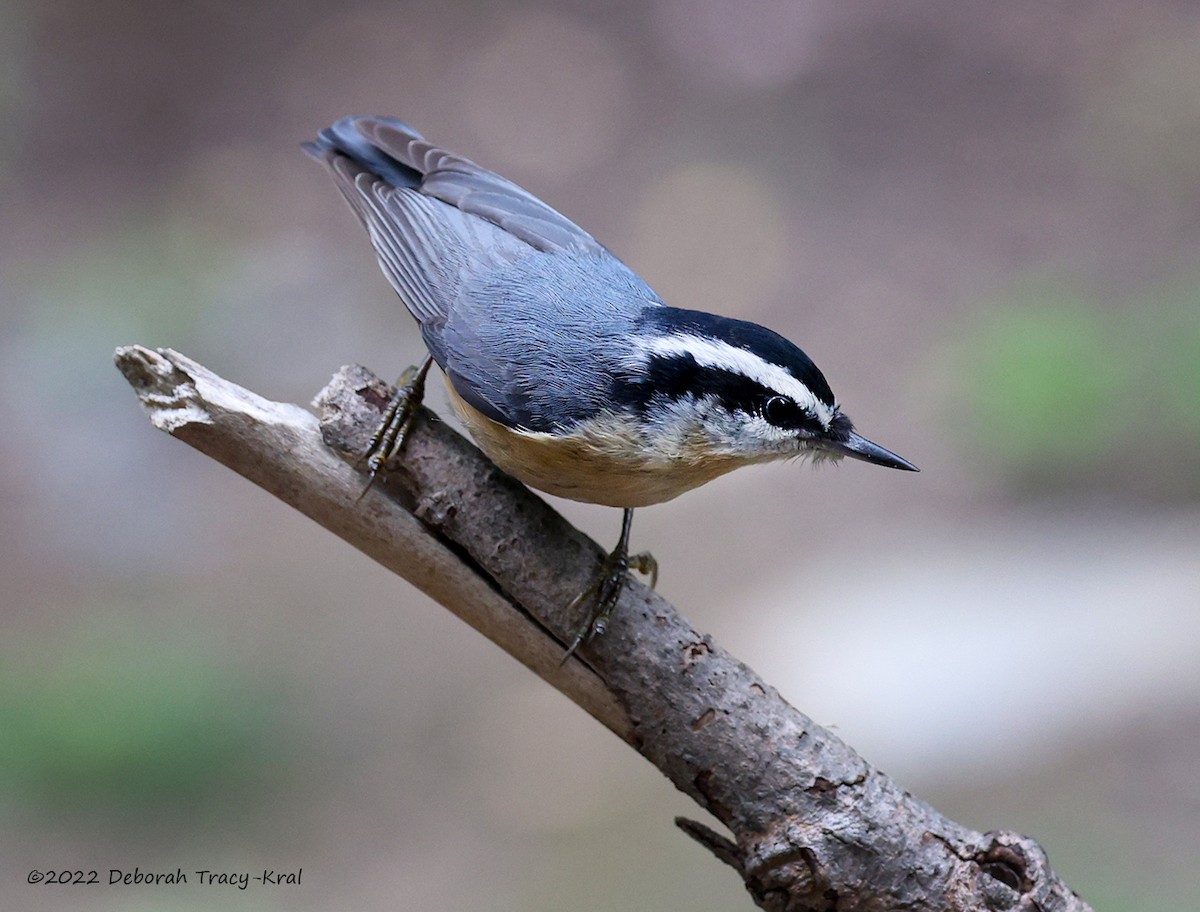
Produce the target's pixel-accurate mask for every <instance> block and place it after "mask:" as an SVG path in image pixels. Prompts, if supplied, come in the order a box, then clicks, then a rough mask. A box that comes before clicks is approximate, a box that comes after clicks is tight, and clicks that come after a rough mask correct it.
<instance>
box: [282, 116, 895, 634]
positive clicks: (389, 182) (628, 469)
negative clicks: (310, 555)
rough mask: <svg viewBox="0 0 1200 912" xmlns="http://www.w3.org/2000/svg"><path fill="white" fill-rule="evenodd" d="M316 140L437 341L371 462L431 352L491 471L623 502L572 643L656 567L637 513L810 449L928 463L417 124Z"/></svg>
mask: <svg viewBox="0 0 1200 912" xmlns="http://www.w3.org/2000/svg"><path fill="white" fill-rule="evenodd" d="M304 148H305V151H307V152H308V153H309V154H310V155H312V156H313V157H314V158H316V159H318V160H319V161H321V162H323V163H324V164H325V165H327V166H328V168H329V170H330V171H331V172H332V174H333V176H334V179H335V180H336V182H337V186H338V188H339V189H340V190H341V192H342V194H343V195H344V196H345V197H346V199H347V200H348V201H349V203H350V206H351V208H352V209H353V210H354V211H355V212H356V213H357V214H358V217H359V219H360V220H361V221H362V223H363V225H364V226H365V227H366V229H367V232H368V233H369V234H370V236H371V243H372V244H373V245H374V247H375V252H376V254H377V256H378V259H379V265H380V266H381V267H382V269H383V273H384V275H385V276H386V277H387V279H388V281H389V282H390V283H391V285H392V287H393V288H394V289H395V290H396V293H397V294H398V295H399V296H400V299H401V300H402V301H403V302H404V304H405V306H406V307H407V308H408V310H409V312H410V313H411V314H412V315H413V316H414V317H415V318H416V319H417V322H418V323H419V324H420V328H421V334H422V336H423V337H424V339H425V344H426V346H427V347H428V349H429V357H427V358H426V359H425V361H424V363H423V364H422V366H421V368H420V370H419V371H417V372H416V373H415V374H413V375H410V380H411V382H410V383H409V384H408V386H407V388H405V389H402V390H401V393H400V396H399V398H398V400H397V404H396V407H395V408H394V409H393V412H392V421H391V424H390V425H389V427H388V428H387V429H386V430H385V431H384V432H383V433H381V434H380V435H377V440H376V444H375V446H374V447H373V451H374V452H373V453H372V454H371V459H370V467H371V470H372V473H374V472H375V471H376V470H378V469H379V468H380V466H381V465H382V464H383V463H384V462H385V461H386V459H387V458H389V457H390V455H391V454H392V453H393V452H394V451H395V450H396V449H397V448H398V447H399V445H400V444H401V443H402V441H403V434H404V431H405V429H406V427H407V422H408V421H409V420H410V419H411V415H412V414H413V408H414V407H415V404H416V403H417V402H418V401H419V398H420V395H421V390H422V389H423V381H424V376H425V371H426V370H427V369H428V367H429V360H430V357H431V358H432V360H434V361H436V362H437V363H438V366H439V367H441V369H442V370H443V371H444V372H445V375H446V382H447V386H448V387H449V390H450V400H451V402H452V404H453V407H454V410H455V411H456V412H457V413H458V415H459V417H460V418H461V419H462V422H463V424H464V425H466V427H467V430H468V431H469V432H470V433H471V436H472V437H474V439H475V441H476V442H477V443H478V444H479V446H480V448H481V449H482V450H483V451H484V452H485V453H486V454H487V455H488V457H490V458H491V460H492V461H493V462H495V463H496V465H498V466H499V467H500V468H502V469H503V470H504V471H506V472H508V473H509V474H510V475H513V476H515V477H516V478H519V479H520V480H521V481H523V482H525V483H526V484H529V485H531V486H532V487H535V488H538V489H540V490H542V491H546V492H548V493H550V494H556V495H558V496H560V497H566V498H569V499H571V500H579V501H584V502H586V503H596V504H605V505H607V506H612V507H621V508H622V509H623V510H624V511H625V512H624V521H623V523H622V530H621V540H620V542H619V543H618V545H617V547H616V549H614V551H613V552H612V554H611V555H609V559H608V561H607V562H606V564H605V570H604V572H603V573H602V574H601V575H600V577H599V578H598V579H597V582H596V584H594V585H593V586H592V588H591V589H589V590H588V591H587V592H586V593H584V594H583V596H581V599H582V598H583V597H591V596H593V595H594V596H595V605H594V610H593V612H592V614H591V617H590V619H589V621H588V623H587V625H586V626H585V627H583V628H582V629H581V632H580V634H579V636H578V637H576V639H575V642H574V643H573V644H572V645H571V646H570V648H569V649H568V653H567V654H568V655H570V654H571V652H573V651H574V650H575V648H576V647H577V646H578V645H579V644H580V643H581V642H584V641H586V640H587V639H588V638H590V637H591V636H592V635H593V634H596V633H601V632H603V630H604V629H605V626H606V625H607V622H608V616H609V613H610V612H611V610H612V608H613V606H614V605H615V604H616V601H617V599H618V597H619V595H620V592H621V588H622V586H623V585H624V580H625V577H626V571H627V569H628V568H629V567H630V566H636V567H637V568H638V569H642V570H646V569H649V566H650V564H651V563H652V559H649V560H647V558H648V556H642V555H638V556H636V557H634V558H630V556H629V552H628V547H629V530H630V524H631V521H632V516H633V509H634V508H635V507H642V506H646V505H648V504H655V503H661V502H663V501H666V500H670V499H671V498H673V497H677V496H678V495H680V494H682V493H683V492H684V491H687V490H690V489H691V488H694V487H696V486H698V485H701V484H704V483H705V482H707V481H711V480H712V479H714V478H716V477H717V476H719V475H723V474H724V473H726V472H728V471H730V470H732V469H736V468H738V467H739V466H744V465H750V464H752V463H758V462H767V461H769V460H774V459H787V458H791V457H796V456H806V455H807V456H812V457H814V458H817V459H820V458H827V459H839V458H841V457H843V456H850V457H853V458H855V459H861V460H864V461H866V462H871V463H874V464H875V465H881V466H887V467H889V468H893V469H906V470H909V471H914V472H915V471H917V468H916V466H914V465H913V464H912V463H910V462H908V461H907V460H904V459H902V458H900V457H899V456H897V455H895V454H894V453H891V452H889V451H887V450H885V449H884V448H883V447H881V446H878V445H876V444H874V443H872V442H871V441H869V440H867V439H866V438H864V437H861V436H859V435H858V434H857V433H856V432H855V431H854V426H853V425H852V424H851V422H850V419H849V418H848V417H847V416H846V415H845V414H844V413H843V412H842V410H841V408H840V406H839V405H838V403H837V400H836V399H835V398H834V396H833V393H832V391H831V390H830V389H829V384H828V383H826V381H825V377H824V376H823V375H822V373H821V371H820V370H818V369H817V366H816V365H815V364H813V362H812V361H811V360H810V359H809V357H808V356H807V355H806V354H805V353H804V352H803V351H801V350H800V349H799V348H798V347H796V346H795V345H793V344H792V343H791V342H789V341H787V340H786V339H785V338H783V337H782V336H780V335H779V334H778V333H775V332H772V331H771V330H769V329H766V328H764V327H762V326H758V325H757V324H754V323H750V322H747V321H744V320H734V319H731V318H729V317H721V316H717V315H714V314H709V313H702V312H699V311H694V310H682V309H680V308H677V307H669V306H667V305H666V304H664V303H663V301H662V299H661V298H659V296H658V295H656V294H655V293H654V291H653V290H652V289H651V288H650V286H649V285H647V284H646V283H645V282H643V281H642V280H641V279H640V278H639V277H638V276H637V275H635V274H634V273H633V272H632V271H631V270H630V269H629V268H628V267H627V266H625V264H624V263H622V262H621V261H620V260H618V259H617V258H616V257H615V256H613V255H612V254H611V253H610V252H609V251H608V250H607V249H606V248H605V247H604V246H602V245H601V244H600V243H598V242H597V241H596V240H595V239H594V238H593V237H592V236H591V235H590V234H588V233H587V232H586V231H584V230H583V229H581V228H580V227H579V226H578V225H576V224H574V223H573V222H571V221H569V220H568V219H566V218H564V217H563V216H562V215H560V214H559V213H558V212H556V211H554V210H553V209H551V208H550V207H549V206H547V205H546V204H545V203H543V202H542V201H541V200H539V199H537V198H536V197H534V196H532V195H531V194H529V193H527V192H526V191H524V190H522V189H521V188H520V187H518V186H516V185H515V184H513V183H512V182H510V181H507V180H505V179H504V178H502V177H500V176H499V175H497V174H494V173H492V172H491V171H487V170H485V169H484V168H481V167H479V166H478V165H476V164H475V163H473V162H471V161H468V160H467V159H464V158H460V157H458V156H457V155H454V154H453V153H451V152H447V151H445V150H444V149H439V148H438V147H437V146H434V145H432V144H431V143H429V142H427V141H426V140H425V139H424V138H423V137H422V136H421V135H420V134H419V133H417V132H416V131H415V130H413V129H412V128H411V127H409V126H408V125H407V124H404V123H401V122H400V121H398V120H394V119H392V118H387V117H347V118H344V119H342V120H339V121H338V122H337V123H335V124H334V125H333V126H331V127H328V128H327V129H324V130H322V131H320V134H319V135H318V138H317V139H316V141H314V142H311V143H306V144H305V146H304ZM577 601H579V600H577Z"/></svg>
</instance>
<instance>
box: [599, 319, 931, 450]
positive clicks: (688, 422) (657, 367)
mask: <svg viewBox="0 0 1200 912" xmlns="http://www.w3.org/2000/svg"><path fill="white" fill-rule="evenodd" d="M614 395H615V396H616V397H617V398H618V399H620V400H623V401H622V405H624V406H626V407H632V408H635V409H636V410H638V411H639V413H640V414H641V416H642V420H643V421H644V422H645V423H646V425H647V428H648V432H649V433H650V434H652V435H655V436H656V437H657V438H658V439H657V441H656V442H655V446H656V448H663V449H666V448H670V447H673V446H674V447H679V448H681V449H685V450H686V451H687V452H688V453H690V454H693V455H692V457H691V458H696V456H695V454H697V453H699V454H700V455H701V457H703V455H704V454H705V453H706V452H707V453H711V455H712V456H713V457H714V458H731V459H734V460H738V461H744V462H765V461H768V460H771V459H780V458H788V457H793V456H805V455H807V456H811V457H813V458H814V459H835V460H836V459H840V458H842V457H844V456H849V457H851V458H853V459H861V460H863V461H865V462H871V463H874V464H875V465H881V466H886V467H888V468H892V469H904V470H907V471H912V472H915V471H919V470H918V469H917V467H916V466H914V465H913V464H912V463H910V462H909V461H908V460H906V459H903V458H901V457H900V456H897V455H896V454H895V453H892V452H889V451H888V450H885V449H884V448H883V447H881V446H879V445H877V444H875V443H872V442H871V441H870V440H867V439H866V438H865V437H862V436H861V435H859V434H858V433H857V432H855V430H854V425H853V424H852V423H851V421H850V419H849V417H847V416H846V415H845V414H844V413H843V412H842V411H841V408H840V407H839V406H838V404H837V401H836V399H835V398H834V395H833V392H832V390H830V388H829V384H828V383H827V382H826V380H825V377H824V375H823V374H822V373H821V371H820V370H819V369H818V368H817V366H816V365H815V364H814V363H813V362H812V360H811V359H810V358H809V357H808V356H807V355H806V354H805V353H804V352H803V351H802V350H801V349H800V348H799V347H797V346H796V345H794V344H792V343H791V342H789V341H788V340H787V339H785V338H783V336H781V335H779V334H778V333H776V332H773V331H772V330H769V329H766V328H765V327H762V326H759V325H757V324H755V323H750V322H747V321H745V320H734V319H731V318H729V317H720V316H716V315H713V314H707V313H701V312H699V311H689V310H680V309H678V308H673V307H662V306H660V307H653V308H648V309H647V310H646V311H645V313H644V314H643V316H642V318H641V320H640V321H639V325H638V331H637V334H636V336H635V345H634V348H633V351H632V353H631V356H630V371H629V374H628V376H627V377H626V378H624V379H623V380H622V381H621V382H620V384H619V385H618V388H617V389H616V390H615V391H614Z"/></svg>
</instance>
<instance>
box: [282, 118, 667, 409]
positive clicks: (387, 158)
mask: <svg viewBox="0 0 1200 912" xmlns="http://www.w3.org/2000/svg"><path fill="white" fill-rule="evenodd" d="M305 149H306V151H308V152H309V154H311V155H313V157H315V158H317V159H319V160H321V161H323V162H324V163H325V164H326V165H327V166H328V167H329V168H330V170H331V171H332V173H333V175H334V177H335V180H336V181H337V184H338V187H339V189H340V190H341V191H342V194H343V195H344V196H345V197H346V199H347V201H348V202H349V203H350V206H351V208H353V209H354V211H355V212H356V213H357V215H358V216H359V218H360V220H361V221H362V223H363V225H364V226H365V227H366V229H367V231H368V233H369V234H370V237H371V242H372V244H373V245H374V247H375V251H376V254H377V255H378V258H379V263H380V266H381V268H382V269H383V272H384V274H385V275H386V276H387V278H388V280H389V281H390V282H391V284H392V286H393V287H394V288H395V290H396V292H397V294H399V296H400V298H401V300H403V302H404V304H405V305H406V306H407V307H408V309H409V311H410V312H411V313H412V314H413V316H414V317H416V318H417V320H418V321H419V323H420V325H421V332H422V335H423V336H424V338H425V342H426V344H427V345H428V347H429V350H430V353H431V354H432V355H433V356H434V359H435V360H436V361H437V362H438V364H439V365H440V366H441V367H442V368H443V370H445V371H446V373H447V376H448V377H449V378H450V381H451V382H452V383H453V384H454V388H455V390H456V391H457V392H458V394H459V395H460V396H462V397H463V398H464V399H465V400H466V401H467V402H469V403H471V404H472V405H473V406H475V408H477V409H479V410H480V411H482V412H483V413H484V414H485V415H488V416H489V417H491V418H493V419H494V420H496V421H499V422H501V423H502V424H505V425H508V426H511V427H522V428H526V429H529V430H534V431H550V430H554V429H555V428H558V427H562V426H568V425H570V424H572V423H574V422H576V421H579V420H582V419H584V418H588V417H592V416H594V415H595V414H596V413H597V412H599V411H600V410H601V409H602V408H603V407H604V406H605V404H606V403H607V402H608V395H609V393H610V391H611V388H612V384H613V379H614V377H615V376H617V375H618V374H619V373H620V371H621V370H622V355H623V354H624V353H625V346H626V345H627V341H626V340H628V338H629V334H630V332H631V330H632V328H633V326H634V322H635V321H636V319H637V318H638V316H639V315H640V314H641V312H642V311H643V310H644V309H645V308H646V307H647V306H651V307H653V306H659V305H661V303H662V302H661V300H660V299H659V298H658V296H657V295H655V293H654V292H653V291H652V290H651V289H650V287H649V286H648V285H646V283H645V282H643V281H642V280H641V279H640V278H638V276H637V275H636V274H634V273H633V272H632V271H631V270H630V269H628V268H627V267H626V266H625V265H624V264H623V263H621V262H620V261H619V260H618V259H616V257H614V256H613V255H612V254H611V253H609V252H608V250H607V249H606V248H604V247H603V246H602V245H601V244H599V243H598V242H597V241H596V240H595V239H594V238H593V237H592V236H591V235H590V234H588V233H587V232H585V231H583V229H581V228H579V227H578V226H577V225H575V224H574V223H573V222H571V221H570V220H569V219H567V218H565V217H564V216H562V215H561V214H559V213H558V212H556V211H555V210H553V209H551V208H550V207H549V206H547V205H546V204H545V203H543V202H541V201H540V200H538V199H537V198H536V197H534V196H532V195H531V194H529V193H527V192H526V191H525V190H522V189H521V188H520V187H518V186H517V185H515V184H513V183H512V182H511V181H508V180H505V179H504V178H502V177H500V176H498V175H496V174H494V173H492V172H490V171H487V170H485V169H483V168H480V167H479V166H478V165H476V164H474V163H473V162H470V161H468V160H466V159H463V158H460V157H458V156H455V155H453V154H452V153H449V152H446V151H445V150H442V149H439V148H437V147H435V146H433V145H431V144H430V143H428V142H426V141H425V140H424V139H423V138H422V137H421V136H420V134H418V133H417V132H416V131H414V130H413V129H412V128H411V127H408V126H407V125H406V124H403V123H401V122H400V121H397V120H393V119H390V118H382V117H349V118H344V119H343V120H340V121H338V122H337V123H336V124H334V125H333V126H332V127H329V128H328V129H326V130H322V131H321V133H320V136H319V138H318V139H317V141H316V142H314V143H309V144H307V145H306V146H305Z"/></svg>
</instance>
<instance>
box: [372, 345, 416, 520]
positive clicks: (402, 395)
mask: <svg viewBox="0 0 1200 912" xmlns="http://www.w3.org/2000/svg"><path fill="white" fill-rule="evenodd" d="M432 363H433V358H432V357H431V356H430V355H426V356H425V360H423V361H422V362H421V363H420V365H419V366H413V367H408V368H406V369H405V371H404V373H403V374H401V375H400V379H399V380H397V381H396V392H395V394H394V395H393V396H392V401H391V402H390V403H388V407H387V411H385V412H384V413H383V420H382V421H380V423H379V427H378V428H377V429H376V431H375V433H374V434H372V435H371V441H370V443H368V444H367V450H366V452H365V453H363V455H362V461H363V462H364V463H365V464H366V468H367V474H368V476H369V477H368V479H367V484H366V487H364V488H363V490H362V494H359V495H358V497H359V500H361V499H362V498H363V497H364V496H365V495H366V493H367V491H369V490H371V485H373V484H375V478H376V477H377V476H378V475H379V473H380V472H383V471H385V470H386V469H387V466H388V463H390V462H391V461H392V459H394V458H395V456H396V455H397V454H398V453H399V452H400V451H401V450H402V449H403V448H404V442H405V440H406V439H407V438H408V432H409V431H410V430H411V429H412V423H413V419H414V418H415V417H416V415H417V409H418V408H420V406H421V400H422V399H424V398H425V376H426V375H427V374H428V373H429V366H430V364H432Z"/></svg>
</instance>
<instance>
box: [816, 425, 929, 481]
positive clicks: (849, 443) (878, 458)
mask: <svg viewBox="0 0 1200 912" xmlns="http://www.w3.org/2000/svg"><path fill="white" fill-rule="evenodd" d="M822 446H823V447H824V449H826V450H830V451H832V452H834V453H840V454H841V455H843V456H849V457H851V458H853V459H861V460H862V461H863V462H873V463H875V465H881V466H887V467H888V468H889V469H903V470H904V471H906V472H919V471H921V470H920V469H918V468H917V467H916V466H915V465H913V464H912V463H911V462H909V461H908V460H907V459H902V458H901V457H899V456H897V455H896V454H895V453H893V452H891V451H889V450H885V449H884V448H883V447H881V446H880V445H879V444H877V443H871V441H869V440H868V439H867V438H866V437H860V436H859V435H858V434H855V433H854V432H853V431H851V432H850V436H849V437H848V438H847V439H846V440H844V441H832V440H831V441H827V442H825V443H823V444H822Z"/></svg>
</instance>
